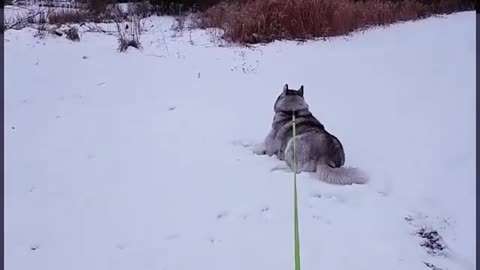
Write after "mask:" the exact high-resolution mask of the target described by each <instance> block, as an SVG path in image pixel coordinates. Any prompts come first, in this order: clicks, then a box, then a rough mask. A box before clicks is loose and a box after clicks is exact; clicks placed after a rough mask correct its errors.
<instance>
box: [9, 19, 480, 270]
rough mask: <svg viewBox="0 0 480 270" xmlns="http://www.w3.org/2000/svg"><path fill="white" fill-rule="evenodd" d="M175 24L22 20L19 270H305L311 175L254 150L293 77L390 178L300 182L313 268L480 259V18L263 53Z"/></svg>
mask: <svg viewBox="0 0 480 270" xmlns="http://www.w3.org/2000/svg"><path fill="white" fill-rule="evenodd" d="M173 22H174V20H173V19H172V18H168V17H153V18H149V19H147V22H146V24H145V25H146V26H147V27H148V29H149V31H148V32H147V33H145V34H144V35H143V36H142V39H141V41H142V44H143V49H142V50H141V51H138V50H135V49H129V51H127V52H126V53H119V52H117V51H116V48H117V40H116V38H115V37H114V36H111V35H105V34H101V33H90V32H83V33H82V36H81V41H80V42H72V41H69V40H67V39H65V38H64V37H55V36H47V37H46V38H45V39H38V38H34V37H33V36H34V34H35V32H36V30H33V29H23V30H19V31H15V30H11V31H7V32H6V33H5V66H6V69H5V263H6V264H5V269H8V270H27V269H28V270H30V269H45V270H64V269H69V270H77V269H78V270H85V269H90V270H94V269H102V270H105V269H115V270H120V269H136V270H137V269H138V270H141V269H145V270H147V269H148V270H150V269H152V270H153V269H161V270H167V269H169V270H172V269H175V270H183V269H210V270H214V269H222V270H225V269H231V270H244V269H252V270H253V269H258V270H260V269H275V270H283V269H284V270H287V269H293V259H294V256H293V255H294V253H293V251H294V249H293V178H292V174H290V173H287V172H282V171H275V172H271V171H270V170H271V168H273V167H275V166H276V165H278V164H281V163H280V161H278V160H276V159H275V158H273V157H271V158H270V157H266V156H256V155H254V154H253V153H252V152H251V150H250V149H249V148H248V147H245V146H247V145H250V144H253V143H259V142H261V141H262V140H263V139H264V137H265V136H266V135H267V132H268V130H269V128H270V125H271V121H272V117H273V103H274V101H275V99H276V98H277V95H278V94H279V93H280V92H281V89H282V87H283V85H284V84H285V83H288V84H289V86H290V87H291V88H298V87H300V85H304V87H305V98H306V100H307V102H308V103H309V105H310V108H311V111H312V113H313V114H314V115H315V116H316V117H317V118H318V119H319V120H320V121H321V122H322V123H323V124H324V125H325V127H326V129H327V130H328V131H329V132H331V133H332V134H334V135H335V136H337V137H338V138H339V139H340V140H341V142H342V143H343V146H344V148H345V152H346V165H349V166H355V167H359V168H361V169H363V170H365V171H366V172H368V174H369V175H370V177H371V182H370V183H369V184H367V185H353V186H333V185H328V184H325V183H323V182H321V181H319V180H317V179H315V178H312V177H311V176H309V175H307V174H300V175H299V183H298V184H299V216H300V238H301V239H300V241H301V263H302V269H305V270H313V269H339V270H346V269H356V270H372V269H381V270H383V269H389V270H405V269H408V270H421V269H423V270H429V269H430V268H431V269H433V266H432V265H435V267H438V268H439V269H442V270H447V269H449V270H473V269H475V268H476V265H475V238H476V236H475V196H476V193H475V185H476V178H475V162H476V160H475V149H476V145H475V106H476V104H475V56H476V55H475V13H474V12H464V13H458V14H454V15H450V16H446V17H439V18H430V19H427V20H422V21H417V22H408V23H403V24H398V25H394V26H391V27H388V28H385V29H374V30H371V31H367V32H366V33H364V34H358V35H353V36H352V37H348V38H345V37H340V38H334V39H332V40H330V41H315V42H313V41H312V42H306V43H303V44H298V43H296V42H275V43H272V44H269V45H266V46H255V47H254V48H242V47H235V46H223V47H219V46H217V45H216V44H217V43H216V42H215V38H213V37H212V35H211V34H210V33H209V32H207V31H203V30H194V31H191V32H190V31H185V32H184V33H183V35H182V36H179V35H174V34H175V32H174V31H173V30H171V25H172V23H173ZM422 226H425V227H426V228H427V229H431V230H435V231H437V232H438V233H439V235H440V236H441V237H442V238H443V242H440V243H441V244H442V245H443V246H444V247H445V248H444V249H443V251H442V252H439V253H437V254H429V253H428V249H426V248H424V247H422V246H421V244H422V241H424V239H423V238H421V237H420V236H418V235H416V232H417V231H418V230H419V229H420V228H421V227H422ZM427 264H428V265H430V268H429V267H428V266H427Z"/></svg>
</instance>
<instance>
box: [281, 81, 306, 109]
mask: <svg viewBox="0 0 480 270" xmlns="http://www.w3.org/2000/svg"><path fill="white" fill-rule="evenodd" d="M273 109H274V111H275V112H292V111H302V110H308V104H307V102H305V99H304V98H303V85H302V86H301V87H300V89H298V90H291V89H288V84H285V86H284V87H283V91H282V93H281V94H280V96H278V98H277V101H275V105H274V106H273Z"/></svg>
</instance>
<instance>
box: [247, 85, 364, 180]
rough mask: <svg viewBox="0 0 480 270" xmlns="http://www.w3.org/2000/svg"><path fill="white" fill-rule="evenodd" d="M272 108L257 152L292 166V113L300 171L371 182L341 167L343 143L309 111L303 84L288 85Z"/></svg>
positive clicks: (327, 178)
mask: <svg viewBox="0 0 480 270" xmlns="http://www.w3.org/2000/svg"><path fill="white" fill-rule="evenodd" d="M273 109H274V112H275V115H274V118H273V124H272V128H271V130H270V132H269V134H268V135H267V137H266V139H265V141H264V142H263V143H262V144H260V145H257V146H256V148H255V149H254V152H255V153H256V154H258V155H268V156H272V155H276V156H277V157H278V158H279V159H280V160H284V161H285V162H286V163H287V165H288V166H289V167H290V168H293V130H292V128H293V121H292V120H293V119H292V114H295V122H296V124H295V126H296V142H295V143H296V160H297V164H296V170H297V173H300V172H316V173H317V176H318V177H319V178H320V179H321V180H323V181H325V182H327V183H331V184H337V185H349V184H365V183H367V182H368V177H367V175H366V174H364V173H363V172H362V171H360V170H359V169H356V168H348V167H342V166H343V165H344V164H345V153H344V151H343V146H342V144H341V143H340V141H339V140H338V139H337V137H335V136H333V135H332V134H330V133H328V132H327V131H326V130H325V127H324V126H323V125H322V124H321V123H320V121H318V120H317V119H316V118H315V117H314V116H313V115H312V113H311V112H310V111H309V108H308V104H307V103H306V102H305V99H304V97H303V85H302V86H301V87H300V89H299V90H291V89H289V88H288V85H287V84H286V85H285V86H284V88H283V92H282V93H281V94H280V96H278V98H277V101H276V102H275V105H274V107H273Z"/></svg>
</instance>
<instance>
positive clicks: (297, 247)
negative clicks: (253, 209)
mask: <svg viewBox="0 0 480 270" xmlns="http://www.w3.org/2000/svg"><path fill="white" fill-rule="evenodd" d="M292 121H293V124H292V127H293V199H294V202H293V219H294V220H293V222H294V230H295V270H300V237H299V233H298V206H297V147H296V142H295V141H296V133H297V131H296V128H295V112H293V113H292Z"/></svg>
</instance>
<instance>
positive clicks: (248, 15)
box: [200, 0, 473, 44]
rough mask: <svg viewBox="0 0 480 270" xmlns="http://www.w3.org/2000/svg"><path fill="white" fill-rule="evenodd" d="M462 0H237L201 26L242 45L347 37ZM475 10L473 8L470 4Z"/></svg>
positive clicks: (448, 8) (455, 6)
mask: <svg viewBox="0 0 480 270" xmlns="http://www.w3.org/2000/svg"><path fill="white" fill-rule="evenodd" d="M463 2H465V1H464V0H438V1H432V0H402V1H399V0H396V1H395V0H363V1H358V0H357V1H354V0H239V1H227V2H223V3H220V4H218V5H215V6H213V7H211V8H209V9H208V10H206V11H205V12H204V13H203V15H202V18H201V25H200V26H201V27H215V28H221V29H222V30H224V36H223V37H224V38H225V39H226V40H228V41H233V42H240V43H250V44H251V43H265V42H271V41H274V40H281V39H289V40H292V39H302V40H305V39H311V38H315V37H331V36H338V35H345V34H348V33H351V32H353V31H356V30H362V29H366V28H368V27H371V26H380V25H388V24H391V23H395V22H401V21H408V20H416V19H422V18H425V17H428V16H431V15H433V14H438V13H451V12H454V11H457V10H460V9H462V8H464V7H463V4H462V3H463ZM472 8H473V7H472Z"/></svg>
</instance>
